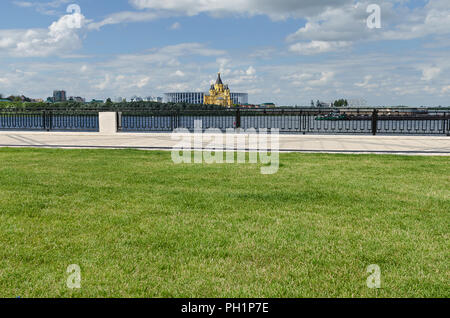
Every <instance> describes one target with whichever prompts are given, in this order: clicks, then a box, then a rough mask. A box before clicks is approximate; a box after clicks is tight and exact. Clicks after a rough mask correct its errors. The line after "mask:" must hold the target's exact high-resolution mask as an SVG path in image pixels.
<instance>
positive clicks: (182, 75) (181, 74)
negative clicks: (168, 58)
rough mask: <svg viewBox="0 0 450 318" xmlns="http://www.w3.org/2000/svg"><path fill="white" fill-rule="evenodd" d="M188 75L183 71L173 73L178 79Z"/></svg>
mask: <svg viewBox="0 0 450 318" xmlns="http://www.w3.org/2000/svg"><path fill="white" fill-rule="evenodd" d="M185 75H186V74H184V73H183V72H182V71H180V70H176V72H175V73H173V76H177V77H184V76H185Z"/></svg>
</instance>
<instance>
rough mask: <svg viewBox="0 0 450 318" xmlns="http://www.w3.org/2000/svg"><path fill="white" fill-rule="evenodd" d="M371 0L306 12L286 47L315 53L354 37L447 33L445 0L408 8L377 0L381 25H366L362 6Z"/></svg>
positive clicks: (395, 37) (448, 22)
mask: <svg viewBox="0 0 450 318" xmlns="http://www.w3.org/2000/svg"><path fill="white" fill-rule="evenodd" d="M371 2H372V1H367V0H363V1H356V2H355V3H346V4H343V5H342V6H339V7H324V8H323V11H321V12H320V13H318V14H316V15H312V16H308V15H307V16H306V20H307V22H306V24H305V25H304V26H303V27H301V28H299V29H298V30H297V31H296V32H295V33H292V34H290V35H288V36H287V38H286V39H287V41H288V42H297V43H295V44H291V46H290V50H291V51H293V52H297V53H300V54H316V53H323V52H329V51H335V50H336V49H338V48H340V47H344V46H351V45H352V44H353V43H354V42H357V41H379V40H410V39H416V38H421V37H424V36H442V35H447V34H450V6H449V5H448V1H447V0H430V1H429V2H428V3H427V4H426V5H425V6H424V7H419V8H415V9H409V8H408V7H406V6H402V4H403V2H402V1H388V0H380V1H379V2H378V4H379V5H380V7H381V19H382V26H383V27H382V28H381V29H369V28H368V27H367V18H368V16H369V14H368V13H367V11H366V9H367V7H368V5H369V4H371Z"/></svg>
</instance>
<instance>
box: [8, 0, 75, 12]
mask: <svg viewBox="0 0 450 318" xmlns="http://www.w3.org/2000/svg"><path fill="white" fill-rule="evenodd" d="M70 2H73V1H72V0H52V1H46V2H36V1H35V2H30V1H13V4H14V5H16V6H18V7H21V8H35V9H36V11H37V12H39V13H42V14H46V15H56V14H58V13H57V9H58V8H59V7H61V6H62V5H64V4H68V3H70Z"/></svg>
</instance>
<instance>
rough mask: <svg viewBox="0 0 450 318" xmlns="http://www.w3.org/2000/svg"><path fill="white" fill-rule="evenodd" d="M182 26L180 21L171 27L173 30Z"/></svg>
mask: <svg viewBox="0 0 450 318" xmlns="http://www.w3.org/2000/svg"><path fill="white" fill-rule="evenodd" d="M180 28H181V24H180V22H175V23H174V24H172V25H171V26H170V29H171V30H179V29H180Z"/></svg>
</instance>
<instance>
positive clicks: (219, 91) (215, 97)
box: [203, 73, 233, 107]
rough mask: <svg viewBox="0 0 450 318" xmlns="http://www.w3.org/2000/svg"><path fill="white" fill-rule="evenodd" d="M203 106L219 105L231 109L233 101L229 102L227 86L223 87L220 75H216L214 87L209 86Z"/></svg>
mask: <svg viewBox="0 0 450 318" xmlns="http://www.w3.org/2000/svg"><path fill="white" fill-rule="evenodd" d="M203 104H205V105H219V106H224V107H231V106H232V105H233V101H232V100H231V93H230V89H229V88H228V85H224V84H223V82H222V78H220V73H219V74H218V75H217V80H216V83H215V84H214V85H211V89H210V90H209V95H205V97H204V101H203Z"/></svg>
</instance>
